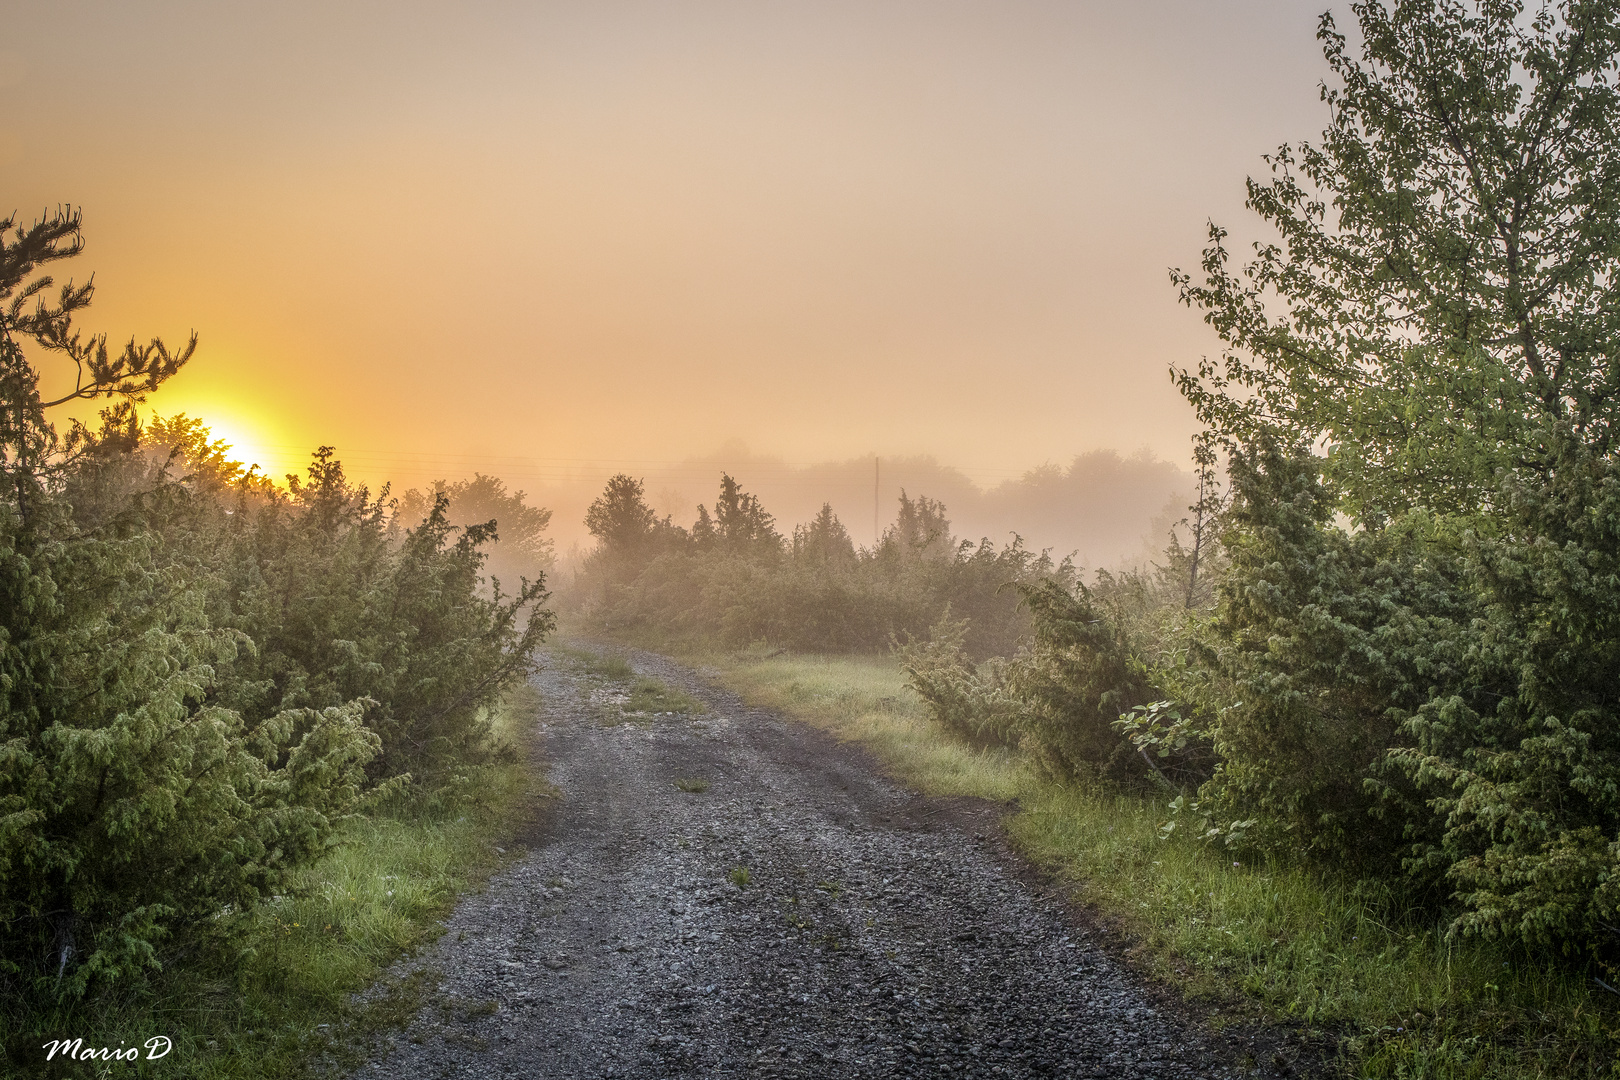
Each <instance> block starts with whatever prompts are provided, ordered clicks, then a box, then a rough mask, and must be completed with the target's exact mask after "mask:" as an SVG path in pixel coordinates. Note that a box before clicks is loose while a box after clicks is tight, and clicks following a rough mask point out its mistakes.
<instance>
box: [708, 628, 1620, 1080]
mask: <svg viewBox="0 0 1620 1080" xmlns="http://www.w3.org/2000/svg"><path fill="white" fill-rule="evenodd" d="M690 659H692V660H693V661H694V662H697V663H701V664H703V665H705V666H706V667H708V668H709V669H711V670H713V671H715V672H717V673H718V675H719V677H720V678H721V681H723V682H724V683H725V684H726V685H727V686H729V687H731V688H732V689H733V690H735V691H736V692H738V693H739V694H741V695H742V696H743V697H744V698H746V699H748V700H750V701H752V702H754V703H756V704H760V705H766V706H770V707H774V708H777V709H781V710H782V711H784V712H787V713H789V714H791V715H794V716H796V717H799V718H801V719H803V720H806V721H807V722H809V723H811V724H814V725H817V726H819V727H822V728H823V729H825V730H827V731H829V732H831V733H833V734H834V735H836V736H837V737H839V738H843V739H851V740H855V741H858V742H860V743H862V744H864V745H865V746H866V747H867V748H868V749H869V750H871V751H872V752H873V753H874V754H875V755H876V756H877V757H878V758H879V759H880V760H881V761H882V762H883V763H884V764H885V766H886V767H888V768H889V769H890V770H891V771H892V772H893V774H894V775H895V776H896V777H897V778H898V779H900V780H903V781H905V782H907V783H909V784H911V785H912V786H914V787H916V788H917V789H919V790H921V791H924V792H927V793H929V794H936V795H973V796H978V797H981V798H986V799H992V800H996V801H1000V802H1007V803H1014V806H1013V807H1010V808H1009V814H1008V817H1007V819H1006V826H1007V828H1008V831H1009V834H1010V835H1011V837H1012V839H1013V841H1014V842H1015V843H1016V844H1017V845H1018V846H1019V847H1020V848H1021V849H1022V850H1023V851H1024V852H1025V854H1026V855H1028V856H1029V857H1030V858H1031V859H1033V860H1034V861H1035V862H1036V863H1037V864H1039V865H1041V866H1043V867H1045V868H1047V869H1048V870H1049V871H1050V872H1052V873H1053V874H1055V875H1056V876H1058V877H1059V878H1061V879H1062V880H1063V881H1064V882H1065V883H1066V884H1067V885H1068V887H1069V888H1070V889H1071V890H1072V892H1073V894H1074V895H1075V897H1076V899H1078V900H1079V901H1081V902H1082V903H1084V904H1086V905H1088V906H1090V907H1091V908H1092V909H1093V910H1095V911H1097V912H1099V913H1100V914H1101V915H1102V916H1103V917H1104V918H1105V919H1106V920H1107V921H1109V922H1111V923H1112V924H1114V925H1115V926H1117V927H1118V928H1119V929H1121V930H1123V931H1124V932H1125V934H1126V935H1127V936H1128V937H1129V938H1131V939H1132V940H1133V941H1134V942H1136V943H1138V944H1139V946H1140V948H1139V949H1138V950H1137V951H1136V957H1137V961H1138V962H1141V963H1144V964H1145V966H1146V967H1147V968H1148V969H1149V970H1150V971H1152V972H1153V973H1154V974H1155V975H1157V976H1159V977H1160V978H1163V979H1166V980H1171V981H1174V982H1175V983H1176V984H1177V985H1179V986H1181V987H1183V988H1184V989H1185V990H1186V992H1187V993H1188V994H1189V996H1191V997H1194V998H1197V999H1202V1000H1205V1001H1209V1002H1212V1003H1215V1004H1217V1005H1219V1006H1222V1007H1223V1008H1222V1009H1221V1010H1220V1011H1219V1012H1218V1014H1217V1015H1218V1016H1220V1017H1223V1018H1224V1019H1223V1020H1221V1021H1219V1022H1226V1021H1228V1020H1233V1021H1241V1020H1242V1019H1244V1018H1245V1016H1253V1015H1254V1014H1255V1012H1256V1011H1258V1012H1259V1013H1260V1014H1262V1015H1264V1016H1266V1017H1268V1018H1269V1019H1270V1020H1271V1021H1273V1022H1280V1023H1283V1024H1286V1025H1288V1026H1290V1027H1292V1028H1295V1029H1296V1030H1298V1031H1299V1032H1300V1033H1301V1034H1303V1035H1305V1036H1307V1037H1312V1038H1326V1039H1328V1040H1330V1041H1331V1040H1337V1045H1338V1046H1339V1049H1340V1057H1339V1060H1338V1065H1339V1066H1340V1067H1342V1069H1343V1071H1344V1072H1345V1073H1347V1074H1350V1075H1355V1076H1362V1077H1369V1078H1378V1080H1384V1078H1387V1080H1417V1078H1433V1080H1453V1078H1456V1080H1464V1078H1467V1080H1498V1078H1501V1080H1506V1078H1508V1077H1513V1078H1527V1077H1552V1076H1558V1077H1561V1078H1569V1077H1584V1076H1599V1075H1612V1073H1613V1072H1614V1071H1620V1070H1616V1065H1617V1062H1620V1057H1617V1048H1620V1022H1617V1017H1616V1011H1615V1009H1614V1007H1613V1006H1611V1005H1610V1004H1609V1002H1608V1001H1606V1000H1601V999H1598V998H1594V996H1593V993H1592V992H1591V991H1589V989H1588V988H1587V985H1586V983H1585V976H1581V975H1578V974H1575V973H1572V972H1571V971H1569V970H1567V969H1559V968H1557V967H1549V966H1545V965H1542V964H1537V963H1536V962H1534V961H1533V960H1532V959H1531V958H1529V957H1527V956H1526V955H1524V954H1523V953H1522V952H1514V951H1511V950H1508V949H1505V948H1503V947H1501V946H1499V945H1496V944H1493V943H1491V942H1485V941H1480V940H1478V939H1458V940H1447V939H1446V937H1445V934H1444V932H1443V930H1444V928H1443V925H1439V924H1435V923H1432V922H1430V923H1425V922H1424V921H1423V920H1421V919H1416V918H1405V917H1402V915H1401V913H1400V911H1399V903H1398V899H1397V898H1393V897H1383V898H1380V897H1376V896H1368V895H1366V894H1365V892H1364V891H1362V890H1357V889H1356V888H1355V887H1354V886H1353V884H1352V883H1350V882H1347V881H1342V880H1335V879H1334V878H1332V877H1331V876H1329V875H1325V874H1322V873H1318V872H1312V871H1307V870H1304V869H1300V868H1298V867H1290V866H1250V865H1245V864H1243V863H1242V860H1238V861H1237V862H1236V863H1235V862H1234V861H1233V860H1232V859H1231V858H1230V857H1229V856H1228V854H1227V853H1226V852H1225V851H1223V850H1221V849H1217V848H1211V847H1209V846H1207V845H1204V844H1202V843H1200V842H1199V841H1198V840H1196V838H1194V837H1191V836H1189V835H1188V834H1187V833H1186V831H1185V830H1175V831H1172V832H1171V834H1170V835H1169V836H1168V837H1167V838H1165V837H1161V835H1160V829H1161V826H1162V825H1163V824H1164V823H1165V821H1166V819H1167V818H1168V816H1169V815H1168V811H1167V809H1166V807H1165V804H1164V802H1163V801H1162V800H1158V801H1155V800H1152V799H1145V798H1136V797H1127V796H1121V795H1119V794H1117V793H1111V792H1109V791H1106V790H1102V789H1098V788H1093V787H1087V786H1080V785H1075V786H1061V785H1058V784H1054V783H1052V782H1050V781H1048V780H1045V779H1043V778H1042V777H1040V776H1038V775H1037V774H1036V773H1035V772H1034V771H1033V770H1032V769H1031V767H1030V766H1029V764H1028V763H1027V762H1026V761H1025V760H1024V759H1023V757H1022V756H1021V755H1019V754H1017V753H1013V752H1008V751H998V750H987V751H978V750H974V749H972V748H969V747H967V746H964V745H963V744H961V743H960V742H958V741H956V740H954V739H952V738H951V737H950V736H949V735H947V734H946V733H944V732H943V731H942V730H941V729H939V728H938V727H937V726H936V725H934V724H933V723H932V722H930V721H929V719H928V718H927V715H926V713H925V711H924V709H923V706H922V703H921V701H920V700H919V699H918V698H916V696H915V695H914V694H912V693H911V691H910V690H909V689H908V688H907V687H906V685H905V678H904V675H903V674H902V673H901V672H900V670H899V668H898V666H897V665H896V664H895V663H894V662H893V661H892V660H890V659H887V658H866V657H813V656H788V655H779V656H769V657H760V656H757V655H756V656H749V655H748V654H741V655H736V654H731V655H715V654H702V655H698V656H693V657H690ZM1234 1006H1235V1008H1234ZM1234 1013H1235V1014H1236V1015H1233V1014H1234Z"/></svg>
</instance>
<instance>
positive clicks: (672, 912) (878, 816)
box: [355, 653, 1264, 1080]
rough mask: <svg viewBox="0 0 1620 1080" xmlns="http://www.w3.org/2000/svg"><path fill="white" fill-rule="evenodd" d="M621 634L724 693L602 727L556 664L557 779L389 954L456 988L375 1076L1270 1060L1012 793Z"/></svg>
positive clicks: (1161, 1068) (638, 662)
mask: <svg viewBox="0 0 1620 1080" xmlns="http://www.w3.org/2000/svg"><path fill="white" fill-rule="evenodd" d="M628 655H629V656H630V658H631V660H632V662H633V663H634V665H635V667H636V669H637V671H638V672H644V673H646V674H650V675H654V676H656V677H658V678H661V679H663V680H664V681H666V682H668V683H671V684H673V685H676V686H679V687H681V688H682V689H684V690H686V691H687V692H688V693H690V694H692V695H693V696H695V697H698V698H700V699H701V700H703V701H704V702H706V703H707V704H708V706H709V707H710V709H711V713H710V714H709V715H708V716H706V717H701V718H683V717H677V716H667V717H662V718H658V719H655V720H653V721H652V722H650V723H619V724H616V725H608V724H604V723H603V715H604V709H603V706H602V704H601V698H602V695H603V693H604V691H605V690H606V689H607V688H606V687H605V686H604V684H602V682H601V681H600V680H596V679H592V678H588V677H586V676H583V675H582V674H580V673H579V672H578V671H576V670H573V669H572V668H570V667H569V666H568V665H567V664H554V665H550V666H548V667H547V668H546V669H545V670H544V671H542V673H541V674H540V675H539V676H538V677H537V680H536V683H537V685H538V687H539V689H540V690H541V692H542V694H543V695H544V698H545V708H544V713H543V727H542V731H541V752H542V753H543V754H544V755H545V757H546V759H547V761H548V762H549V767H550V771H549V776H550V779H551V781H552V782H553V783H554V784H556V785H557V787H558V788H559V789H561V792H562V798H561V800H560V801H559V802H557V803H556V804H554V806H553V808H552V809H551V810H550V811H548V817H547V819H546V820H545V821H544V822H543V823H541V825H540V828H539V830H538V833H537V835H536V836H535V838H534V844H533V846H532V848H531V849H530V850H529V851H528V852H527V853H525V854H524V855H523V856H521V857H520V858H518V859H516V860H515V861H514V862H513V863H512V864H511V865H510V866H508V867H507V868H506V869H504V870H503V871H501V872H500V873H499V874H497V875H496V877H495V878H494V879H492V881H491V882H490V885H489V888H488V889H487V890H486V891H484V892H482V893H479V894H476V895H472V896H469V897H467V898H465V899H464V900H463V902H462V903H461V905H460V906H459V907H458V908H457V910H456V912H455V914H454V915H453V916H452V918H451V919H450V920H449V932H448V933H446V934H445V935H444V937H443V938H442V939H441V940H440V941H439V943H438V944H437V945H436V946H434V947H433V948H431V949H429V950H427V952H426V953H424V955H422V956H421V957H418V958H417V959H415V960H412V961H409V962H408V963H407V964H405V965H402V968H401V971H400V972H396V974H401V973H403V972H404V971H405V970H407V969H410V968H421V969H426V970H427V971H429V972H431V973H432V977H433V978H434V979H435V980H436V981H437V984H438V985H437V991H436V992H435V994H434V995H433V1000H432V1003H430V1004H429V1006H428V1007H426V1008H424V1009H423V1011H422V1012H421V1013H420V1014H419V1015H418V1016H417V1018H416V1020H415V1021H414V1022H413V1023H412V1025H411V1026H410V1027H409V1028H408V1029H407V1030H406V1031H404V1032H402V1033H399V1034H397V1035H396V1036H395V1037H394V1038H393V1039H392V1041H391V1044H390V1045H387V1046H384V1047H381V1048H379V1056H378V1057H377V1058H375V1059H374V1060H372V1061H371V1062H369V1063H368V1064H367V1065H365V1066H364V1067H363V1068H362V1069H360V1070H359V1071H358V1072H357V1073H356V1074H355V1075H356V1077H359V1078H375V1077H402V1078H403V1077H409V1078H413V1080H428V1078H435V1077H483V1076H490V1077H502V1076H520V1077H531V1078H541V1077H546V1078H551V1077H555V1078H560V1080H561V1078H567V1080H584V1078H590V1077H625V1078H660V1077H678V1076H679V1077H686V1076H690V1077H778V1076H781V1077H788V1076H791V1077H837V1078H840V1080H842V1078H846V1077H867V1076H874V1077H876V1076H885V1077H889V1076H908V1077H909V1076H916V1077H936V1076H953V1077H954V1076H975V1077H991V1076H998V1077H1000V1076H1009V1077H1024V1076H1042V1077H1045V1076H1073V1077H1120V1078H1134V1077H1194V1076H1196V1077H1224V1076H1239V1075H1257V1074H1254V1073H1249V1072H1248V1071H1247V1070H1245V1069H1244V1068H1242V1067H1241V1066H1240V1065H1239V1064H1238V1052H1237V1051H1236V1050H1235V1049H1234V1048H1233V1047H1231V1046H1230V1045H1228V1044H1227V1041H1226V1040H1217V1039H1215V1038H1214V1037H1212V1036H1210V1035H1208V1034H1207V1033H1204V1032H1201V1031H1199V1030H1197V1029H1195V1028H1192V1027H1190V1026H1189V1025H1188V1024H1187V1023H1186V1022H1185V1021H1184V1020H1182V1019H1181V1018H1180V1016H1179V1010H1172V1009H1168V1008H1165V1007H1163V1006H1161V1005H1159V1004H1155V999H1154V996H1153V995H1152V994H1150V993H1149V992H1147V991H1146V990H1144V988H1143V987H1142V985H1141V983H1140V981H1139V979H1138V978H1137V977H1136V976H1134V975H1132V974H1131V973H1130V972H1128V971H1126V970H1125V969H1123V968H1122V967H1121V966H1120V965H1119V964H1118V963H1116V962H1115V961H1114V960H1113V959H1111V958H1110V956H1109V955H1108V954H1107V952H1106V951H1104V950H1103V949H1101V948H1099V947H1098V946H1097V945H1096V944H1094V942H1093V938H1092V935H1090V934H1089V933H1088V932H1087V931H1086V930H1085V929H1084V927H1083V925H1082V924H1079V923H1077V922H1076V921H1075V920H1073V919H1072V918H1071V917H1070V916H1069V914H1068V913H1066V912H1065V910H1064V909H1063V908H1062V906H1061V905H1060V904H1059V903H1058V902H1057V901H1056V900H1055V899H1054V898H1053V897H1051V896H1049V895H1046V894H1045V893H1044V892H1043V891H1042V890H1041V889H1040V887H1039V886H1036V885H1031V884H1030V881H1029V877H1028V875H1026V874H1020V873H1019V872H1018V871H1017V868H1016V866H1015V865H1013V864H1012V862H1011V860H1010V859H1009V857H1008V856H1007V854H1006V851H1005V847H1004V845H1002V844H1001V843H1000V841H999V834H998V832H997V824H996V811H995V808H994V807H991V806H988V805H985V804H976V803H968V802H965V801H961V800H952V801H941V800H929V799H925V798H923V797H921V796H918V795H915V794H912V793H909V792H907V791H905V790H903V789H901V788H899V787H897V786H895V785H894V784H893V783H891V782H889V781H887V780H885V779H884V778H883V777H882V776H881V775H880V774H879V773H878V772H877V771H876V769H875V768H874V767H873V766H872V764H871V762H870V759H868V758H866V757H865V755H863V754H862V753H861V752H859V751H858V750H855V749H852V748H849V747H844V746H840V745H838V744H837V743H835V742H833V741H832V740H831V739H829V738H827V737H826V736H824V735H822V734H820V733H818V732H815V731H812V730H810V729H808V728H806V727H804V726H802V725H799V724H796V723H792V722H789V721H785V720H783V719H781V718H780V717H778V716H776V715H774V714H772V713H770V712H767V711H764V710H757V709H750V708H747V707H745V706H744V705H743V704H742V703H741V702H740V701H738V700H737V699H736V698H735V697H734V696H732V695H730V694H728V693H726V692H724V691H719V690H716V689H715V688H713V687H712V686H710V685H708V684H707V683H705V682H703V681H702V680H701V679H700V678H699V677H698V676H697V675H696V674H695V673H693V672H692V671H690V670H688V669H686V668H683V667H681V666H679V665H677V664H674V663H673V662H671V661H669V660H667V659H665V658H662V657H658V656H653V655H651V654H645V653H631V654H628ZM608 711H609V712H611V711H612V710H608ZM682 779H687V780H691V779H699V780H706V781H708V783H709V785H710V786H709V788H708V790H707V791H703V792H697V793H694V792H686V791H682V790H680V789H679V788H677V787H676V781H677V780H682ZM739 867H747V868H748V876H749V879H750V880H749V882H748V884H747V885H746V886H745V887H742V888H739V887H738V886H737V885H736V884H734V883H733V882H732V880H730V877H729V875H730V874H731V872H732V871H733V870H736V869H737V868H739ZM739 876H741V875H739ZM1259 1075H1264V1074H1259Z"/></svg>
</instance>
